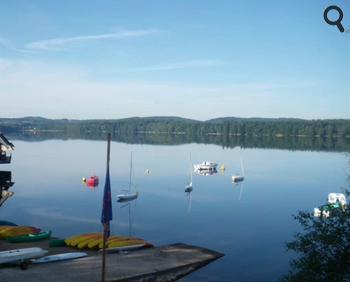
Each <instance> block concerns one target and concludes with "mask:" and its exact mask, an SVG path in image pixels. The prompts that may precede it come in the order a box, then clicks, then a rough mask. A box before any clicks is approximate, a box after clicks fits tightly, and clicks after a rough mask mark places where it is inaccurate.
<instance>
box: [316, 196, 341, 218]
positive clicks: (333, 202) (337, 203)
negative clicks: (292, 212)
mask: <svg viewBox="0 0 350 282" xmlns="http://www.w3.org/2000/svg"><path fill="white" fill-rule="evenodd" d="M346 206H347V202H346V197H345V195H344V194H342V193H329V194H328V202H327V204H326V205H323V206H322V207H321V208H314V216H315V217H321V216H322V217H324V218H328V217H330V215H331V211H332V210H334V209H342V210H344V209H345V208H346Z"/></svg>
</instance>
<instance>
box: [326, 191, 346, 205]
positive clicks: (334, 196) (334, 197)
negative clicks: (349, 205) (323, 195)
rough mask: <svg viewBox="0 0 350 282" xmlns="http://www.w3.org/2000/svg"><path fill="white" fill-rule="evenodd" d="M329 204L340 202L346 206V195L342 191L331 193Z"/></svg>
mask: <svg viewBox="0 0 350 282" xmlns="http://www.w3.org/2000/svg"><path fill="white" fill-rule="evenodd" d="M328 204H340V205H342V206H345V205H346V198H345V195H344V194H342V193H329V194H328Z"/></svg>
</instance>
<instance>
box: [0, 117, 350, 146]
mask: <svg viewBox="0 0 350 282" xmlns="http://www.w3.org/2000/svg"><path fill="white" fill-rule="evenodd" d="M1 131H2V132H3V133H5V134H9V135H12V136H13V135H16V138H18V136H19V137H22V138H23V137H26V138H33V139H35V138H37V139H38V138H43V139H45V138H60V139H62V138H63V139H66V138H80V139H105V136H106V133H107V132H111V133H112V137H113V139H114V140H117V141H120V142H127V143H149V144H170V145H171V144H183V143H192V142H196V143H210V144H218V145H221V146H223V147H235V146H241V147H244V148H245V147H249V148H251V147H258V148H281V149H290V150H296V149H298V150H326V151H350V122H349V120H301V119H262V118H248V119H243V118H220V119H213V120H208V121H205V122H203V121H196V120H191V119H183V118H178V117H149V118H138V117H135V118H127V119H118V120H68V119H58V120H53V119H44V118H37V117H28V118H20V119H0V132H1ZM33 133H34V135H35V136H31V134H33Z"/></svg>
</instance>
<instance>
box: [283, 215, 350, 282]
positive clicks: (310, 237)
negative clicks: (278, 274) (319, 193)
mask: <svg viewBox="0 0 350 282" xmlns="http://www.w3.org/2000/svg"><path fill="white" fill-rule="evenodd" d="M295 219H296V220H297V221H298V222H299V223H300V224H301V226H302V228H303V232H302V233H297V234H296V235H295V236H294V240H293V241H292V242H288V243H287V244H286V245H287V250H288V251H294V252H296V253H297V254H298V257H297V258H296V259H294V260H292V261H291V270H290V272H289V274H288V275H286V276H285V277H283V278H282V281H285V282H286V281H307V282H309V281H310V282H312V281H315V282H316V281H317V282H321V281H325V282H326V281H327V282H331V281H350V210H349V209H345V210H344V211H343V210H342V209H340V208H339V209H334V210H332V211H331V216H330V217H329V218H317V217H314V216H313V215H311V214H310V213H306V212H299V214H298V215H297V216H295Z"/></svg>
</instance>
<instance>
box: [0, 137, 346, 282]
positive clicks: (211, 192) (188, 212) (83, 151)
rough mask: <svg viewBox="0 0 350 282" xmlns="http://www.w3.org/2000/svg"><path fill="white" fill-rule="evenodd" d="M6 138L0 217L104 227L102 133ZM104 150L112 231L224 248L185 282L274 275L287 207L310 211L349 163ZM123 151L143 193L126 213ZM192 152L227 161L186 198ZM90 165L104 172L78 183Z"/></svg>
mask: <svg viewBox="0 0 350 282" xmlns="http://www.w3.org/2000/svg"><path fill="white" fill-rule="evenodd" d="M13 141H14V143H15V146H16V151H15V153H14V155H13V160H12V164H10V165H2V166H1V167H0V169H2V170H11V171H12V175H13V181H15V184H14V186H13V187H12V188H10V190H11V191H13V192H15V195H14V196H13V197H12V198H10V199H8V201H7V202H6V203H5V204H4V205H3V206H2V207H1V208H0V220H8V221H13V222H15V223H17V224H21V225H33V226H37V227H40V228H42V229H43V230H49V229H51V230H52V231H53V232H54V235H55V236H57V237H67V236H70V235H74V234H79V233H84V232H95V231H98V232H99V231H101V224H100V222H99V219H100V214H101V203H102V192H103V185H104V176H105V159H106V142H101V141H85V140H78V141H76V140H75V141H71V140H69V141H57V140H51V141H43V142H24V141H16V140H13ZM111 150H112V151H111V183H112V195H113V196H114V199H113V200H114V201H113V216H114V220H113V222H112V225H111V228H112V233H114V234H126V235H128V234H129V233H130V232H131V234H132V235H133V236H137V237H142V238H144V239H146V240H148V241H150V242H152V243H154V244H155V245H162V244H168V243H176V242H184V243H189V244H195V245H199V246H203V247H207V248H211V249H214V250H217V251H219V252H222V253H224V254H225V257H223V258H221V259H220V260H218V261H216V262H214V263H212V264H210V265H208V266H207V267H205V268H203V269H201V270H199V271H197V272H195V273H193V274H191V275H190V276H188V277H186V278H185V279H183V281H233V280H234V281H277V280H278V279H279V278H280V277H281V275H283V274H285V273H286V272H287V271H288V268H289V266H288V260H289V258H290V255H289V254H287V253H286V252H285V248H284V242H286V241H289V240H291V239H292V235H293V234H294V233H295V232H297V231H298V229H299V226H298V224H297V223H296V222H295V221H294V220H293V219H292V214H296V213H297V211H298V210H300V209H304V210H310V211H311V210H312V209H313V208H314V207H315V206H317V205H320V204H323V203H324V202H325V200H326V197H327V194H328V193H329V192H341V191H342V188H345V187H347V182H346V178H347V173H348V171H349V164H348V159H347V156H346V155H345V154H344V153H327V152H301V151H286V150H271V149H268V150H267V149H266V150H264V149H245V150H241V149H240V148H235V149H223V148H221V147H219V146H216V145H197V144H189V145H180V146H152V145H128V144H122V143H115V142H112V147H111ZM130 151H133V154H134V176H135V177H134V182H135V184H136V190H137V191H139V194H140V196H139V199H138V200H137V201H136V202H134V203H133V204H132V205H131V207H130V214H129V208H128V207H124V208H121V205H120V204H118V203H117V202H116V201H115V195H116V194H117V193H119V192H120V190H122V189H125V188H126V187H127V186H128V178H129V162H130ZM190 153H191V155H192V160H193V163H199V162H202V161H204V160H212V161H216V162H218V163H219V164H222V163H224V164H225V166H226V172H225V173H224V174H221V173H220V172H219V173H218V174H216V175H214V176H196V175H195V176H194V180H193V183H194V189H193V192H192V193H191V197H189V196H188V195H187V194H186V193H185V192H184V186H185V184H186V181H187V180H188V174H189V154H190ZM240 159H243V161H244V167H245V175H246V181H245V182H244V184H243V185H233V184H232V183H231V181H230V178H231V175H232V174H234V173H235V172H237V171H240ZM146 169H149V171H150V174H149V175H145V174H144V172H145V170H146ZM92 174H97V175H99V176H100V179H101V181H100V185H99V186H98V187H97V188H96V189H94V190H92V189H89V188H88V187H86V186H84V185H82V184H81V178H82V177H83V176H85V177H88V176H90V175H92Z"/></svg>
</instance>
